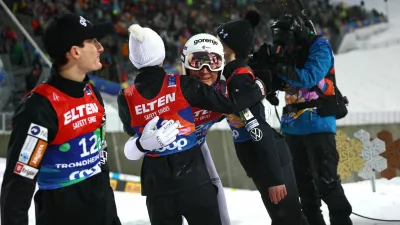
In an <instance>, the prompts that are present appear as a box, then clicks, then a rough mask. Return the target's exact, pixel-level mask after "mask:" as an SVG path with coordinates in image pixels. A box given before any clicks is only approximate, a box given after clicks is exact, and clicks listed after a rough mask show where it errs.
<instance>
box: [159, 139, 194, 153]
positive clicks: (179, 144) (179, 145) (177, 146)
mask: <svg viewBox="0 0 400 225" xmlns="http://www.w3.org/2000/svg"><path fill="white" fill-rule="evenodd" d="M187 144H188V141H187V140H186V138H181V139H179V140H177V141H174V142H172V143H171V144H170V145H168V146H165V147H162V148H159V149H156V150H154V151H156V152H164V151H166V150H170V151H172V150H175V149H177V150H178V151H181V150H182V149H183V148H184V147H185V146H186V145H187Z"/></svg>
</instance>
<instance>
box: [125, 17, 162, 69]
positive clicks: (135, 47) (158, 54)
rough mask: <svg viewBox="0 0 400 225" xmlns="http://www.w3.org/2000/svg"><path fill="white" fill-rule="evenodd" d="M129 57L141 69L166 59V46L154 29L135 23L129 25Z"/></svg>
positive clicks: (158, 63)
mask: <svg viewBox="0 0 400 225" xmlns="http://www.w3.org/2000/svg"><path fill="white" fill-rule="evenodd" d="M128 30H129V32H130V35H129V59H130V60H131V62H132V63H133V65H134V66H135V67H136V68H138V69H140V68H142V67H147V66H157V65H160V64H161V63H162V62H163V61H164V59H165V46H164V42H163V40H162V39H161V37H160V36H159V35H158V34H157V33H156V32H154V31H153V30H152V29H150V28H147V27H141V26H140V25H139V24H133V25H131V26H130V27H129V29H128Z"/></svg>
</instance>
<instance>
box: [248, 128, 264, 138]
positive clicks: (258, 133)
mask: <svg viewBox="0 0 400 225" xmlns="http://www.w3.org/2000/svg"><path fill="white" fill-rule="evenodd" d="M250 135H251V137H252V138H253V140H254V141H260V140H261V139H262V137H263V133H262V131H261V130H260V129H258V128H253V129H252V130H250Z"/></svg>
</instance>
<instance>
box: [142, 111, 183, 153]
mask: <svg viewBox="0 0 400 225" xmlns="http://www.w3.org/2000/svg"><path fill="white" fill-rule="evenodd" d="M159 119H160V118H159V117H158V116H156V117H154V118H153V119H151V120H150V121H149V122H148V123H147V124H146V126H145V127H144V129H143V132H142V136H141V137H140V138H139V139H138V141H137V143H139V144H140V146H138V148H139V149H140V147H142V149H143V150H145V151H146V150H147V151H151V150H154V149H159V148H162V147H164V146H168V145H169V144H171V143H172V142H173V141H175V139H176V135H178V133H179V130H178V126H179V125H178V123H175V122H174V121H173V120H168V121H163V123H162V126H161V127H160V128H159V129H157V123H158V120H159Z"/></svg>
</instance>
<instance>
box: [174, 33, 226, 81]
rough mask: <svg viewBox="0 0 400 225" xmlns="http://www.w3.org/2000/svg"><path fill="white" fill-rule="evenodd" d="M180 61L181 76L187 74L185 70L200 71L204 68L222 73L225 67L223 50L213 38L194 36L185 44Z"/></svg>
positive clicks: (211, 36) (203, 35)
mask: <svg viewBox="0 0 400 225" xmlns="http://www.w3.org/2000/svg"><path fill="white" fill-rule="evenodd" d="M181 60H182V73H183V75H186V74H187V73H188V71H187V70H200V69H201V68H203V67H204V66H207V67H208V68H209V70H210V71H220V73H222V70H223V69H224V65H225V60H224V48H223V46H222V43H221V42H220V41H219V40H218V39H217V38H216V37H215V36H213V35H211V34H206V33H201V34H196V35H194V36H193V37H191V38H190V39H189V40H188V41H187V42H186V44H185V47H184V48H183V51H182V55H181ZM220 73H219V74H220Z"/></svg>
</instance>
